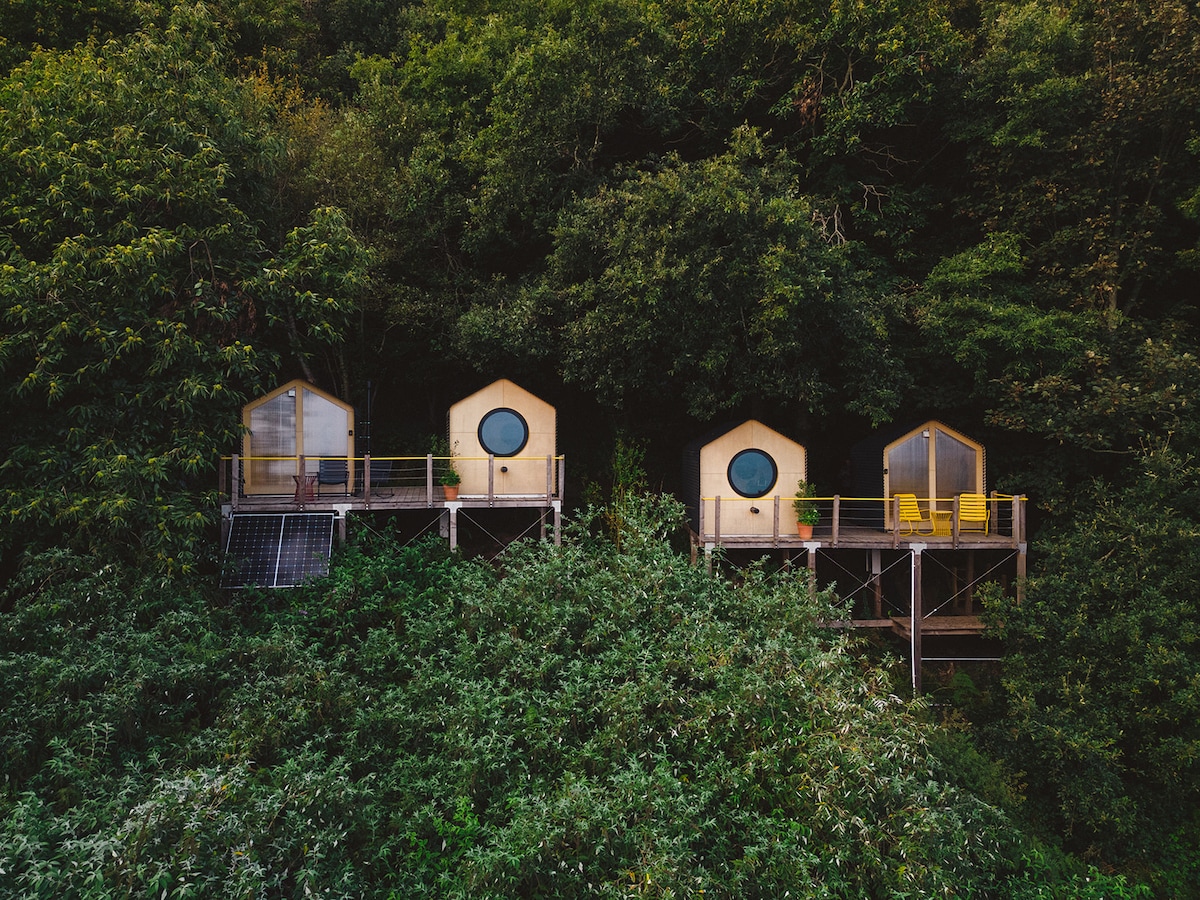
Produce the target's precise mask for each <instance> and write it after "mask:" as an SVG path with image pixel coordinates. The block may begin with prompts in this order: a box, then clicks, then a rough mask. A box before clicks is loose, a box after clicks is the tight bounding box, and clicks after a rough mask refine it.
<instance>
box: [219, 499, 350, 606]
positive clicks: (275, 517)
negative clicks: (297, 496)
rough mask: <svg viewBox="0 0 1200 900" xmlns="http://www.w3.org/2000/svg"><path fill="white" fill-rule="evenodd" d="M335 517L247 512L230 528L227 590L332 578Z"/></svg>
mask: <svg viewBox="0 0 1200 900" xmlns="http://www.w3.org/2000/svg"><path fill="white" fill-rule="evenodd" d="M333 520H334V514H333V513H270V514H268V513H242V514H239V515H235V516H234V517H233V519H232V521H231V522H230V526H229V541H228V542H227V543H226V545H225V566H224V568H223V570H222V573H221V587H225V588H244V587H251V586H258V587H294V586H295V585H298V584H300V582H302V581H304V580H305V579H306V578H316V577H319V576H322V575H328V574H329V554H330V553H331V552H332V550H333Z"/></svg>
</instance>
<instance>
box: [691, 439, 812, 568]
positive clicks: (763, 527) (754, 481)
mask: <svg viewBox="0 0 1200 900" xmlns="http://www.w3.org/2000/svg"><path fill="white" fill-rule="evenodd" d="M807 471H808V457H807V453H806V451H805V449H804V445H802V444H798V443H797V442H796V441H793V440H792V439H791V438H787V437H784V436H783V435H782V434H780V433H779V432H778V431H775V430H774V429H773V428H769V427H767V426H766V425H764V424H763V423H762V422H758V421H756V420H754V419H750V420H748V421H746V422H742V423H741V424H740V425H733V426H725V427H723V428H720V429H717V430H716V431H713V432H710V433H708V434H707V435H705V436H704V437H702V438H700V439H699V440H697V441H694V442H692V443H691V444H689V445H688V447H687V449H686V450H685V451H684V459H683V485H684V494H685V496H684V503H685V504H686V506H687V509H688V515H689V518H690V521H691V528H692V531H693V532H694V533H695V534H696V535H697V536H698V538H699V539H700V540H701V541H702V542H705V541H707V542H711V541H714V540H717V538H716V535H720V537H721V539H723V540H729V539H750V540H754V539H755V538H761V539H763V540H764V541H765V542H766V543H765V544H764V546H770V544H771V542H772V541H773V540H774V539H776V538H778V537H779V536H780V535H781V534H790V535H792V536H794V535H795V533H796V527H795V521H796V520H795V516H794V514H793V511H792V498H793V497H795V495H796V483H797V482H798V481H800V480H801V479H803V478H806V477H807Z"/></svg>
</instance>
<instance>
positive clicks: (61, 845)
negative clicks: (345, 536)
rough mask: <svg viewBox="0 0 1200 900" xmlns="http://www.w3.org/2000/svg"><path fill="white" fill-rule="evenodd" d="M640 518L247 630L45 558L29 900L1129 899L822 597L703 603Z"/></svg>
mask: <svg viewBox="0 0 1200 900" xmlns="http://www.w3.org/2000/svg"><path fill="white" fill-rule="evenodd" d="M627 504H628V505H627V508H626V510H625V511H624V515H623V522H624V527H623V536H622V540H623V545H622V550H621V552H619V553H618V552H616V551H615V550H614V548H613V546H612V544H611V543H610V542H609V541H608V540H607V539H606V538H600V537H594V536H592V535H591V534H590V533H589V531H588V530H587V529H586V528H585V527H581V528H579V529H578V530H577V531H576V532H575V533H574V534H573V535H572V536H571V537H570V539H568V540H567V541H566V543H565V545H564V546H563V547H562V548H555V547H553V546H550V545H547V544H536V543H529V544H524V545H518V546H514V547H512V548H510V550H509V551H508V552H507V553H506V554H505V556H504V559H503V563H502V565H501V566H499V567H496V566H493V565H491V564H487V563H483V562H461V561H454V560H450V559H448V558H446V557H445V556H444V555H442V554H440V553H439V552H438V551H437V550H436V549H435V548H432V547H424V548H411V547H410V548H403V547H400V546H398V545H396V544H395V543H394V542H393V541H391V540H389V539H388V538H372V539H370V540H363V541H360V542H359V543H358V544H357V545H356V546H354V547H352V548H351V549H350V550H348V551H347V552H346V553H344V554H343V555H342V557H341V559H340V560H339V562H338V564H337V565H336V566H335V568H334V572H333V574H332V575H331V576H330V577H329V578H328V579H326V580H324V581H322V582H320V583H317V584H314V585H312V586H310V587H308V588H305V589H303V590H297V591H292V592H286V593H284V592H276V593H272V594H258V595H251V594H243V595H238V596H237V597H235V598H234V600H233V601H232V602H233V606H225V605H222V604H219V603H212V602H209V601H207V600H206V598H205V597H204V595H203V594H202V592H200V591H187V590H184V589H180V590H178V591H177V592H176V593H175V594H172V595H170V596H169V597H168V596H166V595H164V594H163V593H162V592H161V589H158V588H150V587H148V586H147V585H146V584H144V583H142V582H139V581H138V580H137V579H136V578H134V577H133V576H127V575H125V574H123V573H118V572H114V571H111V570H109V571H105V570H100V569H90V570H89V569H87V568H86V567H85V565H84V562H83V561H82V560H80V559H78V558H74V557H69V556H65V555H60V556H55V557H48V558H44V559H42V560H41V561H40V562H39V563H38V564H37V565H36V566H34V567H31V568H30V569H29V570H28V571H27V576H26V577H25V578H23V579H19V580H18V581H17V582H15V583H14V585H13V586H12V587H11V589H10V591H9V595H8V597H7V598H6V603H7V604H8V605H9V606H11V613H10V614H9V615H7V616H6V617H5V621H4V627H3V629H2V630H0V678H3V680H4V683H5V684H6V685H8V686H9V690H8V691H7V692H6V693H5V695H4V699H3V700H2V701H0V752H2V753H3V757H4V766H5V771H6V772H7V773H8V777H7V778H6V779H5V781H4V784H3V794H0V821H2V822H3V824H2V825H0V882H2V883H3V884H4V885H5V886H6V889H5V893H6V895H10V896H18V897H39V896H46V897H49V896H54V897H101V896H103V897H112V896H118V897H120V896H150V895H153V896H156V897H157V896H167V897H189V896H195V897H200V896H213V897H218V896H219V897H259V896H262V897H276V896H281V897H291V896H296V897H300V896H307V895H309V894H312V895H315V896H323V897H358V896H371V897H388V896H393V897H420V896H436V897H513V896H544V897H551V896H553V897H571V896H599V897H604V896H608V897H618V896H629V895H633V894H638V895H649V896H659V897H701V896H703V897H738V898H745V897H783V896H786V895H790V896H792V897H814V898H815V897H846V898H850V897H854V898H859V897H897V898H898V897H930V896H945V897H949V896H959V897H1016V898H1050V897H1094V898H1099V897H1106V898H1113V897H1117V898H1119V897H1130V896H1139V894H1138V892H1137V891H1135V890H1132V889H1130V888H1128V887H1126V886H1125V884H1124V882H1122V881H1120V880H1116V879H1110V878H1104V877H1100V876H1096V875H1095V873H1092V876H1091V877H1090V878H1089V877H1086V876H1082V875H1077V874H1072V872H1071V871H1067V870H1064V866H1065V864H1066V863H1065V861H1064V860H1063V859H1061V858H1059V857H1057V856H1054V855H1051V854H1048V853H1046V852H1045V851H1043V850H1042V849H1040V848H1039V847H1038V846H1037V845H1035V844H1033V843H1032V842H1029V841H1027V840H1025V839H1024V838H1023V837H1022V835H1021V833H1020V832H1019V831H1018V830H1017V829H1016V828H1015V827H1014V826H1013V825H1012V824H1010V822H1009V821H1008V820H1007V819H1006V817H1005V815H1004V814H1003V813H1001V812H1000V811H998V810H997V809H995V808H993V807H991V806H988V805H987V804H985V803H984V802H982V801H981V800H979V799H977V798H976V797H974V796H973V795H971V794H970V793H969V792H966V791H964V790H962V789H959V788H956V787H955V786H954V785H953V784H952V783H951V781H952V778H951V776H952V773H951V772H949V771H948V770H947V769H946V767H945V766H944V765H943V764H942V763H940V762H939V760H938V757H937V756H936V755H935V754H934V753H933V752H932V751H931V750H930V744H929V743H928V742H927V738H928V736H929V735H930V734H931V732H930V728H931V726H929V725H927V724H925V722H924V720H923V718H922V715H921V710H920V707H919V704H915V703H913V702H911V701H906V700H903V699H901V698H899V697H898V696H896V695H895V694H894V693H893V692H892V690H891V687H890V685H889V682H888V679H887V678H886V676H885V674H884V673H883V672H882V671H880V670H878V669H875V668H872V667H870V666H867V665H865V664H863V663H862V662H861V661H860V660H859V659H858V658H856V656H855V655H854V654H853V653H852V652H851V646H850V643H849V640H848V638H846V637H845V636H843V635H841V634H839V633H837V632H834V631H830V630H827V629H823V628H820V627H818V623H819V622H820V621H821V620H825V619H828V618H830V617H832V616H840V615H841V613H840V612H839V611H837V610H834V609H831V608H830V606H829V598H827V597H823V596H812V595H811V594H810V591H809V589H808V585H807V582H806V580H805V575H804V573H795V574H788V573H785V574H782V575H770V576H769V575H767V574H765V573H764V572H762V571H759V570H753V569H752V570H750V571H749V572H747V573H745V576H744V577H743V578H741V579H740V580H738V581H737V582H736V583H735V582H731V581H729V580H727V579H724V578H720V577H710V576H708V575H706V574H705V573H704V572H703V571H701V570H698V569H695V568H692V567H691V566H689V565H688V563H687V560H686V559H685V558H683V557H681V556H679V555H677V554H675V553H674V552H673V551H671V549H670V548H669V546H668V544H667V543H666V540H665V534H666V533H667V531H668V530H669V529H670V528H672V527H673V525H674V522H675V517H677V516H678V508H677V507H676V506H675V504H674V503H673V502H671V501H665V500H645V499H638V498H633V499H630V500H628V501H627ZM586 524H587V523H585V525H586ZM599 530H600V529H598V528H597V531H599Z"/></svg>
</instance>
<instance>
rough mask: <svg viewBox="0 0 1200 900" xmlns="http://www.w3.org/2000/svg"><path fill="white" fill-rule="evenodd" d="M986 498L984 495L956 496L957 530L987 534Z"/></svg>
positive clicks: (987, 512)
mask: <svg viewBox="0 0 1200 900" xmlns="http://www.w3.org/2000/svg"><path fill="white" fill-rule="evenodd" d="M990 517H991V512H990V511H989V509H988V498H987V495H985V494H959V495H958V530H959V531H960V532H963V531H981V532H983V533H984V534H987V533H988V519H989V518H990Z"/></svg>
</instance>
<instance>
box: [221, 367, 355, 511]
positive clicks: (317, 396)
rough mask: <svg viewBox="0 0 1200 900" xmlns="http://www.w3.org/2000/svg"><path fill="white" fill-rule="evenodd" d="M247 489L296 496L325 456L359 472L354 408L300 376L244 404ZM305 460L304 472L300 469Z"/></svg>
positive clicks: (248, 490) (248, 492) (243, 448)
mask: <svg viewBox="0 0 1200 900" xmlns="http://www.w3.org/2000/svg"><path fill="white" fill-rule="evenodd" d="M242 424H243V425H244V426H245V434H244V435H243V437H242V458H243V462H244V468H243V477H244V481H243V483H242V492H243V493H244V494H246V495H253V494H286V495H288V496H294V495H295V494H296V491H297V487H298V486H297V479H298V478H302V477H304V476H308V477H309V478H310V479H315V478H316V477H317V475H318V472H319V470H320V467H321V461H322V460H326V461H327V465H328V463H329V462H333V463H335V464H336V465H337V466H338V467H339V468H341V469H342V470H343V471H347V470H348V471H353V465H354V407H353V406H351V405H350V404H349V403H345V402H343V401H341V400H339V399H338V398H337V397H334V396H332V395H331V394H327V393H325V392H324V391H322V390H321V389H320V388H317V387H314V386H313V385H311V384H309V383H308V382H307V381H303V380H300V379H296V380H295V381H289V382H288V383H287V384H285V385H283V386H282V387H278V388H276V389H275V390H273V391H271V393H269V394H267V395H266V396H264V397H259V398H258V399H257V400H252V401H251V402H250V403H247V404H246V406H245V407H243V409H242ZM300 459H303V471H300Z"/></svg>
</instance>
